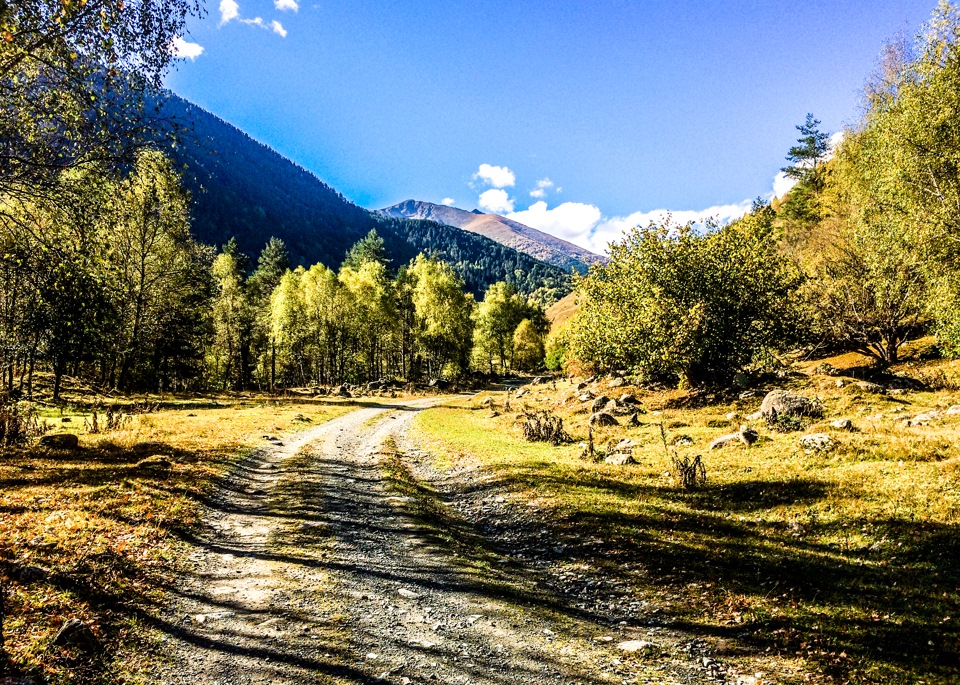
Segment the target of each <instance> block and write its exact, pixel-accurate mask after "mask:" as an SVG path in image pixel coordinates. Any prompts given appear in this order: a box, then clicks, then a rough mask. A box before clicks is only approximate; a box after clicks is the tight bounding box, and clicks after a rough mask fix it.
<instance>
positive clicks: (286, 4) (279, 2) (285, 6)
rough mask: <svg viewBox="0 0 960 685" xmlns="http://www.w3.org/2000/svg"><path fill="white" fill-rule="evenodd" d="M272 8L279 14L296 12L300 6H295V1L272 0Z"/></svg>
mask: <svg viewBox="0 0 960 685" xmlns="http://www.w3.org/2000/svg"><path fill="white" fill-rule="evenodd" d="M273 6H274V7H276V8H277V9H278V10H280V11H281V12H284V11H286V10H290V11H292V12H296V11H297V10H299V9H300V5H298V4H297V0H273Z"/></svg>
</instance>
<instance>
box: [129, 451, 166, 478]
mask: <svg viewBox="0 0 960 685" xmlns="http://www.w3.org/2000/svg"><path fill="white" fill-rule="evenodd" d="M136 469H137V471H141V472H142V473H147V474H155V475H162V476H167V475H170V472H171V471H172V470H173V464H172V463H171V462H170V459H169V458H167V457H166V456H164V455H162V454H154V455H153V456H150V457H147V458H146V459H141V460H140V461H138V462H137V466H136Z"/></svg>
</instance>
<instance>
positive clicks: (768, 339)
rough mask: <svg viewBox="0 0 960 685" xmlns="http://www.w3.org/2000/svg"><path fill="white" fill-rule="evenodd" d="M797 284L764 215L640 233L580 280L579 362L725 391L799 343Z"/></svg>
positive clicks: (575, 331) (575, 327)
mask: <svg viewBox="0 0 960 685" xmlns="http://www.w3.org/2000/svg"><path fill="white" fill-rule="evenodd" d="M797 286H798V278H797V276H796V275H795V272H794V270H793V269H792V268H791V266H790V265H789V264H788V263H787V262H786V260H784V259H783V258H782V257H780V256H779V254H778V252H777V249H776V242H775V241H774V239H773V237H772V229H771V226H770V222H769V220H764V219H763V215H760V217H758V216H757V215H750V216H748V217H746V218H745V219H743V220H741V221H739V222H737V223H735V224H732V225H728V226H723V227H716V226H707V228H706V229H705V230H703V231H699V230H697V229H696V228H695V227H694V226H692V225H686V226H672V225H670V224H669V223H667V224H665V225H662V226H654V225H651V226H650V227H648V228H635V229H633V230H631V231H630V232H628V233H627V234H626V236H625V237H624V238H623V240H621V241H620V242H618V243H613V244H612V245H611V248H610V262H609V263H608V264H607V265H605V266H602V267H595V268H593V269H592V270H591V271H590V273H589V274H588V275H587V276H586V277H583V278H581V279H579V280H578V283H577V289H578V293H579V303H580V312H579V314H578V315H577V317H576V318H575V319H574V320H573V321H572V322H571V330H570V346H571V354H572V355H573V356H574V357H575V358H576V359H577V360H578V361H579V362H580V363H581V364H583V365H586V366H589V367H593V368H595V369H598V370H602V369H615V368H629V369H632V370H634V371H635V372H637V373H639V374H642V375H643V376H645V377H647V378H653V379H662V380H669V381H674V382H680V383H683V384H690V385H702V384H710V383H725V382H728V381H729V380H730V379H731V378H732V376H733V375H734V374H735V373H737V372H738V371H740V370H741V369H744V368H746V367H748V366H750V365H751V364H753V363H756V362H758V361H760V360H761V359H762V358H763V357H764V356H765V355H768V354H770V353H772V352H774V351H776V350H778V349H784V348H785V347H786V346H787V345H788V344H790V343H791V342H793V341H795V340H796V339H797V335H798V330H797V328H798V324H797V322H798V319H799V317H798V309H797V299H798V298H797V296H796V289H797Z"/></svg>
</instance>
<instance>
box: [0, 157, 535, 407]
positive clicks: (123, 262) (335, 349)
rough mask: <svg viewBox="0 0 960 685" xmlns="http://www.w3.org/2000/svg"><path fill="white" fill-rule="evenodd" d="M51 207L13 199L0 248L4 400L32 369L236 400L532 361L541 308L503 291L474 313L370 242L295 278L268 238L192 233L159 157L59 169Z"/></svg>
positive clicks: (431, 269)
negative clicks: (245, 247) (219, 239)
mask: <svg viewBox="0 0 960 685" xmlns="http://www.w3.org/2000/svg"><path fill="white" fill-rule="evenodd" d="M52 190H53V192H51V193H50V194H49V196H36V197H32V198H29V199H24V198H22V199H15V198H7V199H6V200H5V202H4V203H3V207H2V209H3V211H2V217H3V219H4V228H5V230H4V232H3V234H2V240H0V249H2V258H0V343H2V347H0V351H2V363H3V367H2V368H3V387H4V389H5V390H6V393H7V394H8V395H18V394H22V395H27V396H30V395H32V394H33V389H34V383H33V381H34V377H35V372H36V371H38V370H49V371H52V372H53V375H54V395H55V396H56V395H58V394H59V390H60V385H61V379H62V377H63V376H64V375H65V374H69V375H72V376H75V377H78V378H80V379H82V380H84V381H86V382H88V383H91V384H93V385H96V386H99V387H102V388H118V389H120V390H124V391H127V390H137V389H144V390H157V389H238V390H239V389H245V388H262V389H266V388H274V387H277V386H278V385H290V384H297V385H303V384H311V383H340V382H345V381H349V382H363V381H368V380H376V379H380V378H382V377H385V376H389V377H392V378H398V379H404V380H419V379H422V378H426V377H440V376H446V377H459V376H461V375H463V374H464V373H466V372H468V371H469V370H470V368H471V364H473V365H475V366H476V367H478V368H482V369H483V370H485V371H493V370H502V369H506V368H510V367H513V366H521V367H524V368H533V367H535V366H537V365H539V364H540V362H541V360H542V357H543V336H544V334H545V333H546V328H547V325H546V321H545V318H544V315H543V308H542V306H540V305H539V304H536V303H535V302H534V301H533V300H530V301H528V298H527V297H524V296H521V295H520V294H519V292H518V291H517V289H516V287H515V286H514V285H513V284H509V283H506V282H499V283H495V284H493V285H492V286H490V287H489V288H488V289H487V290H486V294H485V297H484V299H483V301H482V302H480V303H479V304H476V303H475V301H474V297H473V295H472V294H471V293H469V292H467V290H466V287H465V283H464V280H463V278H462V277H461V276H460V275H459V274H458V273H457V271H456V270H455V269H454V267H452V266H451V265H449V264H447V263H445V262H441V261H439V260H438V259H436V258H434V257H430V256H425V255H418V256H417V257H415V258H414V259H413V260H412V261H411V262H409V263H406V264H401V265H400V266H399V267H398V268H396V269H394V268H392V262H391V258H390V257H391V256H390V253H389V251H388V250H387V247H386V244H385V242H384V241H383V239H382V238H380V237H379V236H378V235H377V233H376V232H375V231H371V232H370V233H369V234H368V235H367V236H366V237H365V238H364V239H363V240H361V241H360V242H358V243H357V244H356V245H355V246H353V247H352V248H351V249H350V250H349V252H348V254H347V255H346V258H345V259H344V260H343V264H342V265H341V267H340V269H339V272H334V271H333V270H331V269H329V268H327V267H325V266H323V265H321V264H315V265H313V266H311V267H310V268H309V269H305V268H303V267H298V268H297V269H294V270H290V256H289V254H288V252H287V250H286V246H285V245H284V244H283V242H282V241H280V240H279V239H276V238H274V239H271V240H270V241H268V243H267V245H266V247H265V248H264V249H263V251H262V252H261V254H260V256H259V259H258V261H257V264H256V265H255V267H254V265H251V264H250V263H249V260H248V258H247V257H246V256H245V255H244V254H243V253H242V252H241V251H240V250H239V249H238V247H237V243H236V241H234V240H230V241H228V242H227V244H226V245H225V246H224V248H223V250H222V251H221V252H220V253H219V254H217V253H216V252H215V251H214V250H213V249H212V248H210V247H207V246H205V245H202V244H201V243H199V242H197V241H196V240H195V239H194V238H193V236H192V234H191V231H190V218H189V213H188V205H189V199H188V195H187V193H186V192H185V191H184V190H183V189H182V187H181V184H180V178H179V176H178V174H177V173H176V172H175V171H174V169H173V168H172V165H171V163H170V161H169V160H168V159H167V158H166V157H165V156H164V155H162V154H161V153H160V152H157V151H152V150H147V151H144V152H142V153H140V154H139V156H138V157H137V159H136V163H135V164H134V166H133V168H132V169H131V170H130V172H129V173H128V174H127V175H125V176H120V177H116V176H114V175H112V174H110V173H108V172H107V171H106V170H102V169H97V168H90V167H85V168H83V169H77V170H68V171H64V172H62V173H61V174H60V175H59V177H58V179H57V185H56V186H55V187H53V188H52Z"/></svg>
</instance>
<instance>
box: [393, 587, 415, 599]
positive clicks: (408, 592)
mask: <svg viewBox="0 0 960 685" xmlns="http://www.w3.org/2000/svg"><path fill="white" fill-rule="evenodd" d="M397 594H398V595H400V596H401V597H406V598H407V599H420V595H419V594H417V593H416V592H414V591H413V590H408V589H407V588H405V587H402V588H400V589H399V590H397Z"/></svg>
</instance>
